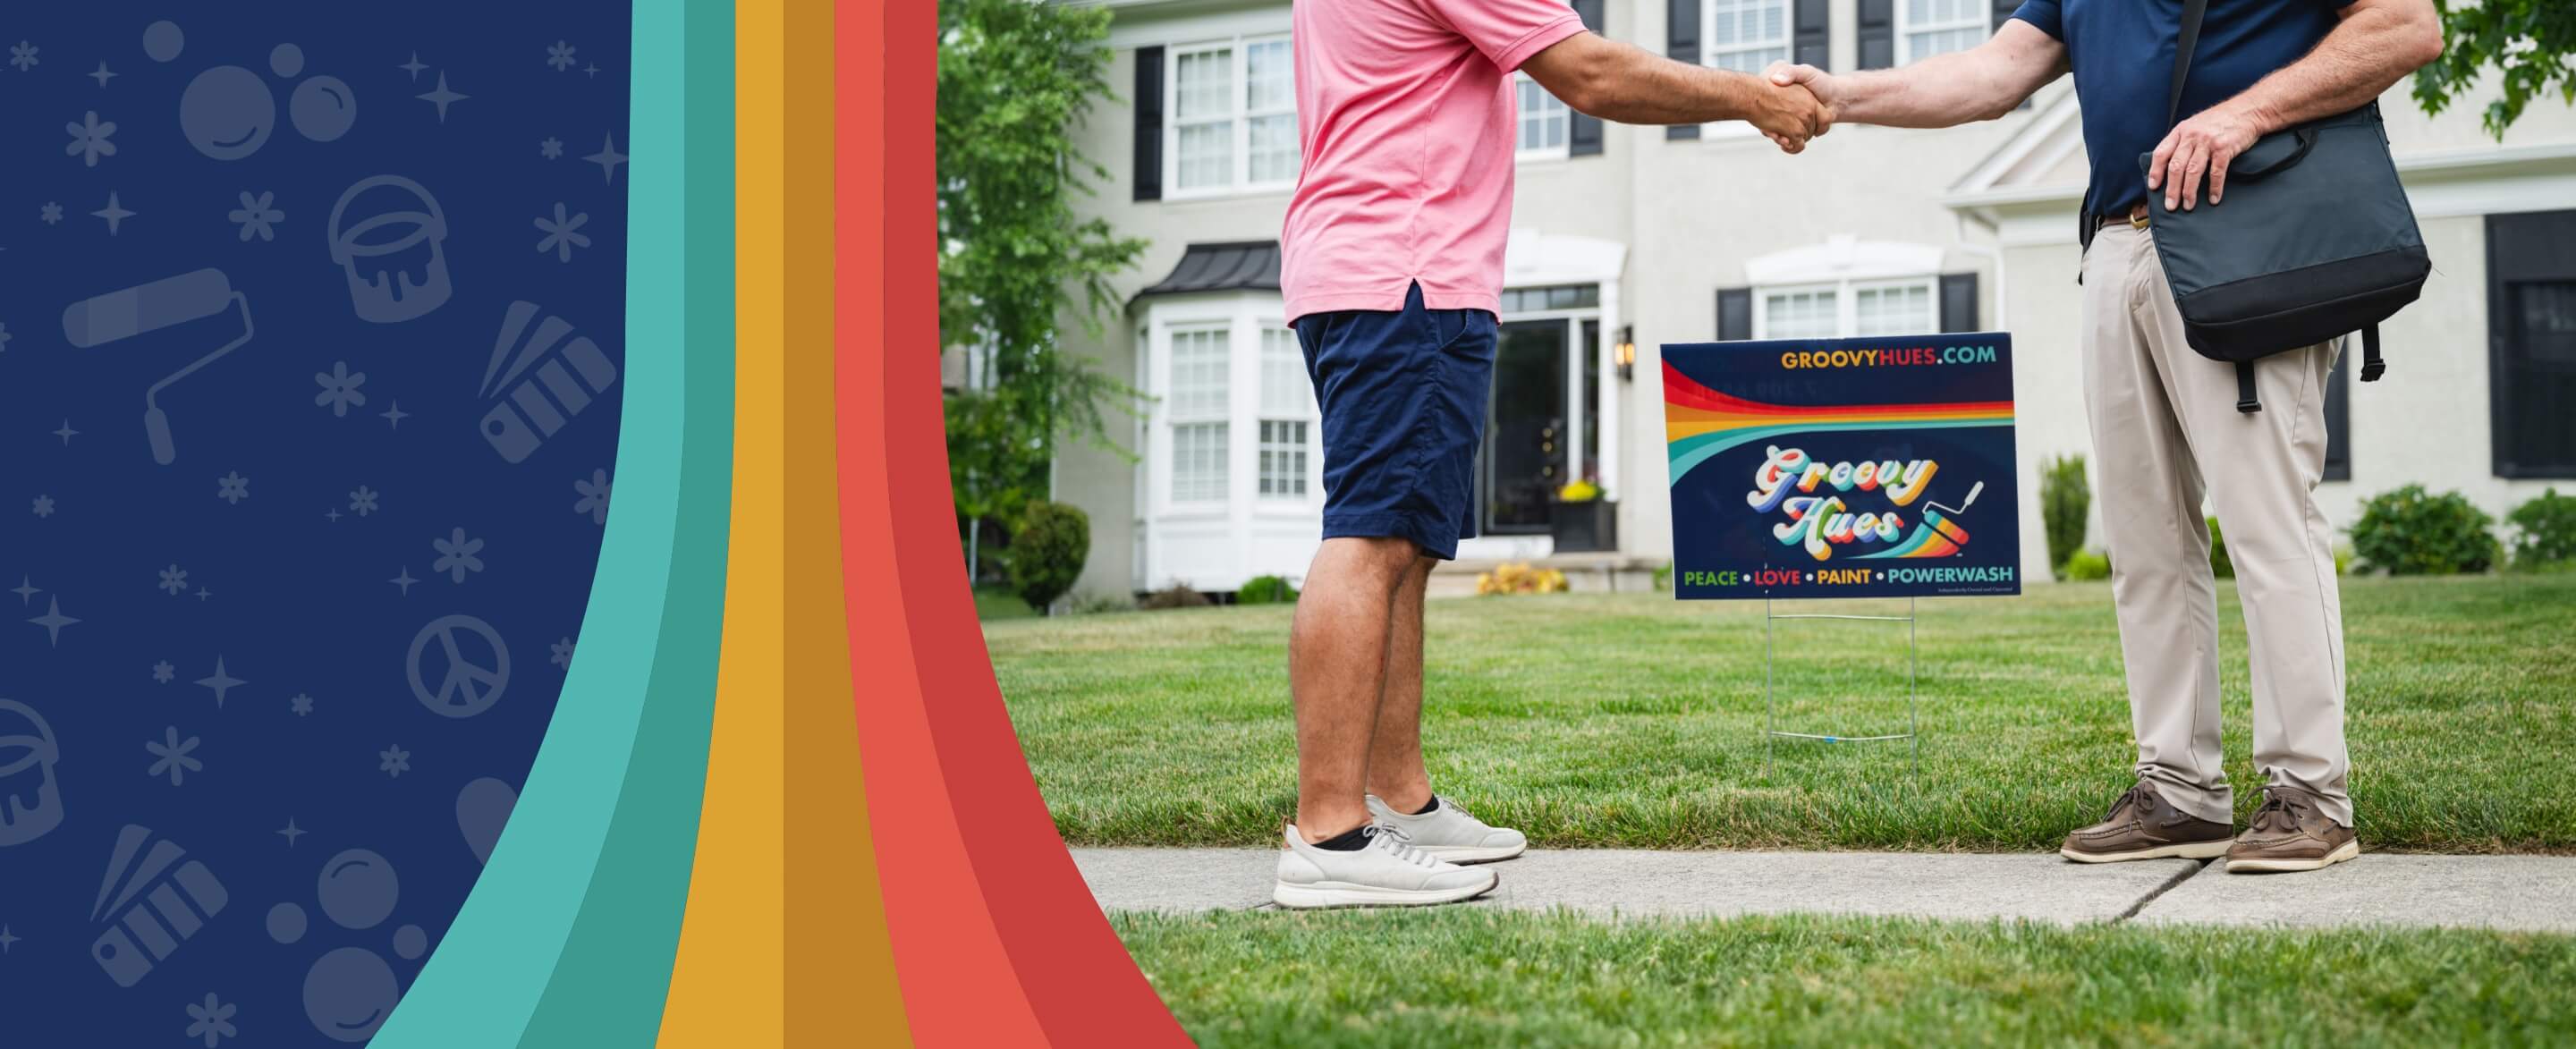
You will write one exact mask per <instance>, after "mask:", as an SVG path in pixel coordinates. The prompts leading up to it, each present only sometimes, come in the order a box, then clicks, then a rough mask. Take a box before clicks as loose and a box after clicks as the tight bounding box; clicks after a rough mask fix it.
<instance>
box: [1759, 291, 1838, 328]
mask: <svg viewBox="0 0 2576 1049" xmlns="http://www.w3.org/2000/svg"><path fill="white" fill-rule="evenodd" d="M1836 309H1837V304H1836V302H1835V301H1834V293H1833V292H1831V291H1793V292H1772V293H1770V294H1768V295H1765V296H1763V297H1762V321H1763V333H1764V337H1765V338H1772V339H1830V338H1833V337H1835V336H1836V335H1838V334H1840V332H1839V330H1838V329H1839V328H1840V327H1841V322H1840V320H1839V319H1838V318H1837V316H1836V314H1835V310H1836Z"/></svg>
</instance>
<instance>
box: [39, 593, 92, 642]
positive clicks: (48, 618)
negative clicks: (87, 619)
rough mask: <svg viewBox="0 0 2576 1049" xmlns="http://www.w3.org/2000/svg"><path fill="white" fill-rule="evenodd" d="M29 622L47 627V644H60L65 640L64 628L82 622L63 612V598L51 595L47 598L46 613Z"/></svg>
mask: <svg viewBox="0 0 2576 1049" xmlns="http://www.w3.org/2000/svg"><path fill="white" fill-rule="evenodd" d="M28 622H30V623H34V624H36V625H37V626H40V627H43V628H45V643H46V644H48V645H60V644H61V643H62V640H63V628H64V627H67V626H70V625H72V624H74V623H77V622H80V620H77V619H74V618H72V617H70V616H67V615H64V614H63V601H62V599H61V598H58V597H49V598H46V599H45V614H44V615H41V616H37V617H35V618H33V619H30V620H28Z"/></svg>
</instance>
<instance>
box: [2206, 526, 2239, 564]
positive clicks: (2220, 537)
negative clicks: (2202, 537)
mask: <svg viewBox="0 0 2576 1049" xmlns="http://www.w3.org/2000/svg"><path fill="white" fill-rule="evenodd" d="M2209 574H2211V575H2214V576H2217V577H2218V578H2220V579H2234V578H2236V562H2234V561H2231V560H2228V559H2227V536H2226V535H2225V534H2223V533H2221V532H2220V531H2219V530H2218V519H2217V518H2215V517H2213V518H2210V519H2209Z"/></svg>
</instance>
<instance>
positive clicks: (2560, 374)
mask: <svg viewBox="0 0 2576 1049" xmlns="http://www.w3.org/2000/svg"><path fill="white" fill-rule="evenodd" d="M2571 303H2576V211H2536V212H2523V213H2520V214H2498V215H2489V216H2487V346H2488V350H2487V353H2488V357H2487V369H2488V371H2487V397H2488V402H2487V412H2488V422H2487V425H2488V428H2489V432H2490V433H2491V434H2492V438H2491V439H2492V441H2493V449H2494V471H2495V476H2497V477H2549V478H2568V477H2576V412H2570V411H2568V410H2567V406H2568V405H2570V404H2576V368H2571V367H2569V366H2568V364H2567V363H2566V362H2568V361H2571V360H2576V325H2571V324H2569V323H2568V321H2567V317H2568V314H2569V313H2570V312H2571V305H2570V304H2571ZM2404 367H2406V364H2405V362H2404V360H2403V359H2402V358H2401V359H2400V360H2399V361H2398V362H2396V363H2394V364H2392V365H2391V368H2392V369H2402V368H2404Z"/></svg>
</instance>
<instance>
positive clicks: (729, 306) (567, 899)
mask: <svg viewBox="0 0 2576 1049" xmlns="http://www.w3.org/2000/svg"><path fill="white" fill-rule="evenodd" d="M634 18H635V34H634V40H635V56H634V59H633V61H632V63H631V65H632V68H633V70H634V72H633V73H632V74H631V80H632V90H633V98H634V109H633V113H634V117H633V119H632V121H631V122H630V127H631V128H632V134H633V136H634V143H633V145H631V146H630V147H629V148H630V149H631V150H632V151H633V154H634V156H635V157H636V160H635V162H634V163H633V164H632V165H631V166H630V167H629V168H628V169H627V170H628V171H629V173H630V175H629V177H630V178H632V179H633V182H632V184H631V186H630V187H629V194H628V215H629V230H630V233H629V242H628V243H629V247H628V255H627V276H626V331H627V349H626V374H625V377H624V381H625V387H626V401H625V420H624V421H625V423H626V425H624V426H623V427H622V428H621V431H620V433H619V438H618V447H617V512H616V513H615V514H613V515H611V520H610V522H609V526H608V531H607V535H606V537H605V538H604V540H603V542H602V544H601V549H600V556H599V567H598V570H597V572H596V575H595V578H594V580H593V582H592V585H591V592H590V604H589V608H588V610H587V612H585V614H584V616H583V619H582V638H583V640H584V641H585V642H587V643H588V644H590V645H591V646H592V648H591V652H592V653H593V655H595V656H601V657H604V658H592V659H582V660H577V661H575V663H574V664H573V669H572V674H571V676H570V677H569V678H568V679H567V680H566V681H565V683H564V689H563V696H562V698H561V699H560V700H559V701H558V702H557V703H556V706H555V714H554V720H553V723H552V724H551V725H550V726H549V727H548V729H547V732H546V738H545V741H544V743H543V744H542V745H541V746H540V747H539V749H538V751H537V760H536V765H535V767H534V768H532V769H531V770H530V771H529V773H528V782H527V786H526V788H525V789H524V790H522V791H521V792H520V799H519V804H518V807H517V809H516V810H515V811H514V812H513V813H512V814H511V818H510V825H509V829H508V830H507V831H506V832H504V833H503V835H502V837H501V843H500V845H499V847H498V848H497V849H496V850H495V851H494V852H493V854H492V861H491V863H490V865H489V866H487V867H486V868H485V869H484V871H483V876H482V879H481V880H480V881H478V882H476V884H475V886H474V891H473V894H472V895H471V896H469V897H468V898H467V900H466V903H465V907H464V909H463V910H462V911H461V912H459V914H458V915H457V918H456V921H455V923H454V924H453V925H452V926H450V927H449V929H448V932H447V935H446V937H445V938H444V940H443V941H442V942H441V943H440V944H439V945H438V949H437V951H436V953H434V954H432V955H431V956H430V960H429V962H428V964H427V965H426V966H425V967H424V968H423V969H422V970H421V973H420V978H419V979H418V980H417V981H416V982H414V984H413V985H412V987H411V990H410V991H409V992H408V993H407V994H406V995H405V996H404V998H403V1004H402V1006H401V1008H399V1009H397V1010H396V1011H395V1013H394V1015H393V1017H392V1018H391V1019H390V1020H388V1021H387V1022H386V1024H385V1026H384V1028H383V1030H382V1031H380V1032H378V1034H377V1036H376V1040H375V1043H374V1044H376V1045H377V1046H379V1047H383V1049H453V1047H458V1046H505V1045H542V1046H556V1045H599V1046H630V1045H633V1046H640V1045H649V1044H651V1042H652V1041H653V1038H654V1036H655V1034H656V1032H657V1031H658V1030H659V1028H660V1024H661V1012H662V997H663V994H664V992H665V991H666V990H667V989H668V987H669V985H670V975H671V962H672V957H673V954H674V952H675V951H676V950H677V947H678V943H679V935H680V915H681V910H682V908H683V906H684V905H685V903H686V901H687V896H688V880H689V866H690V860H691V856H692V854H693V851H694V847H695V844H696V840H697V823H698V806H699V800H700V794H701V789H702V787H703V785H704V781H705V777H706V756H707V755H706V744H707V728H708V723H709V720H710V718H711V716H712V713H713V710H714V703H715V676H716V675H715V670H716V657H717V642H718V640H719V638H720V637H721V634H722V627H723V608H724V563H725V544H726V526H727V521H728V517H727V515H728V510H727V506H728V501H729V497H730V494H731V487H732V456H733V280H732V270H733V229H732V221H733V211H732V208H733V11H732V5H731V4H729V3H721V2H708V0H635V13H634Z"/></svg>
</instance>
